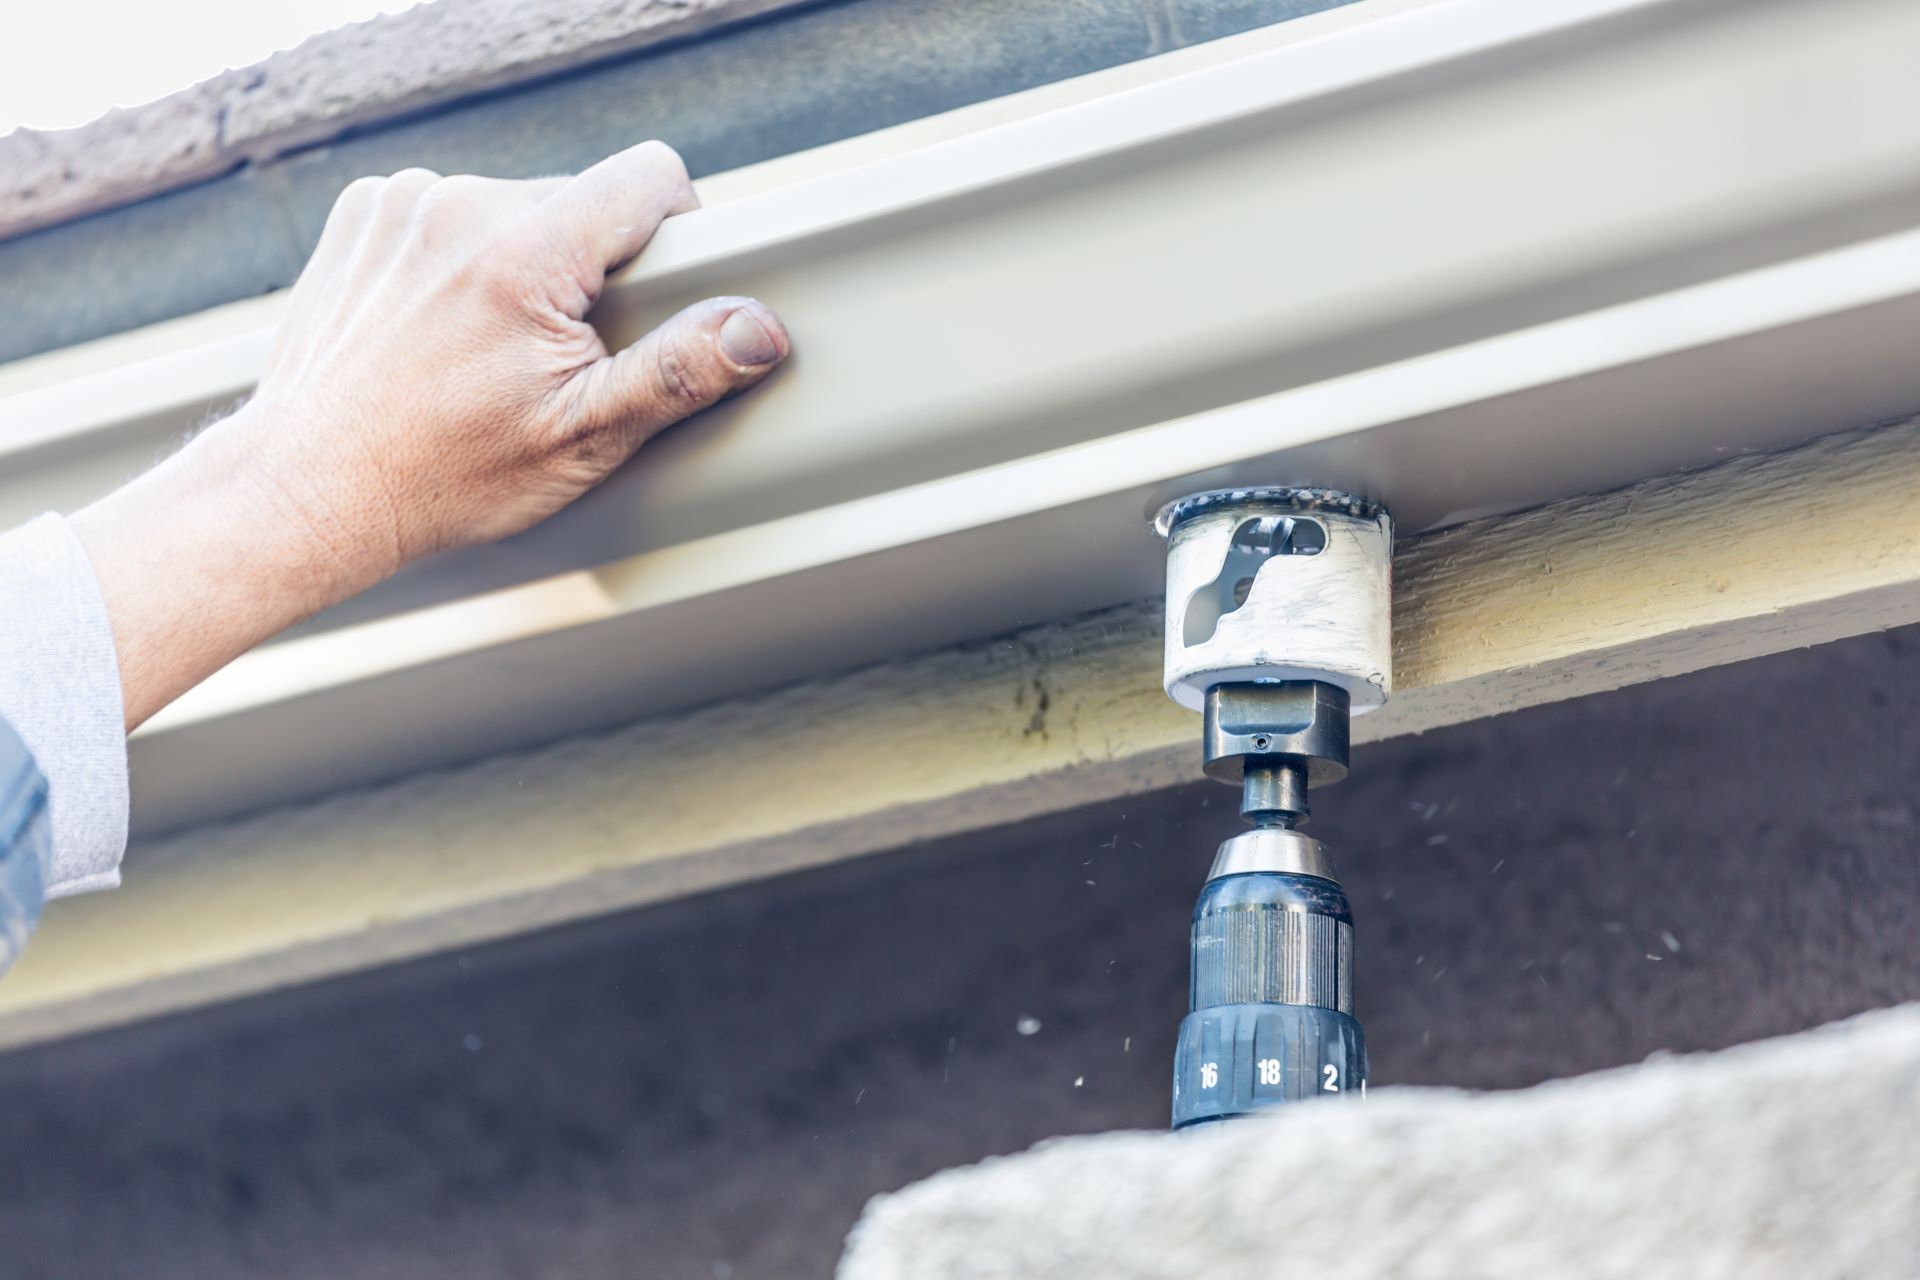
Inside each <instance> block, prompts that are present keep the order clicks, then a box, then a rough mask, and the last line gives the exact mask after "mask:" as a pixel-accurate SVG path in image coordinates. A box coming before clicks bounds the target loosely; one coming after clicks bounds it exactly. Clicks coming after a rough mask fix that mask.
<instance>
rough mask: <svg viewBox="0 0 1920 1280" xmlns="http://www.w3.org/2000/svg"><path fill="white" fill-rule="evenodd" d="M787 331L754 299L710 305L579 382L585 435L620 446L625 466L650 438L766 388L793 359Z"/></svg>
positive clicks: (673, 321) (593, 368)
mask: <svg viewBox="0 0 1920 1280" xmlns="http://www.w3.org/2000/svg"><path fill="white" fill-rule="evenodd" d="M791 347H792V340H791V339H790V338H789V337H788V336H787V328H786V326H785V325H783V324H781V323H780V318H779V317H778V316H776V315H774V314H773V312H772V311H771V310H769V309H768V308H767V307H766V306H765V305H764V304H762V303H760V302H757V301H755V300H754V299H752V298H709V299H707V300H706V301H705V302H696V303H695V304H694V305H692V306H690V307H688V308H687V309H686V310H685V311H682V312H680V313H678V314H677V315H675V316H673V317H671V318H670V319H668V320H667V321H666V322H665V323H664V324H662V325H661V326H660V327H659V328H657V329H655V330H653V331H652V332H651V333H648V334H647V335H646V336H645V337H643V338H641V339H640V340H639V341H638V342H636V343H634V344H633V345H632V346H630V347H628V348H627V349H626V350H624V351H620V352H617V353H615V354H613V355H610V356H607V357H605V358H603V359H601V360H597V361H595V362H594V363H593V364H591V365H588V366H587V367H586V368H584V369H582V370H581V371H580V372H579V373H577V374H575V375H574V377H575V378H576V379H577V380H579V381H580V383H581V385H580V387H579V395H578V399H577V401H576V403H577V405H578V409H577V410H576V412H577V413H578V414H579V415H580V420H579V421H577V422H576V423H575V424H574V425H575V430H576V432H577V433H578V434H581V435H587V436H594V435H601V434H603V433H604V434H605V435H608V436H611V437H613V438H614V439H616V440H618V441H619V442H620V445H621V448H620V451H619V459H620V460H624V459H625V458H626V457H627V455H629V454H631V453H632V452H633V451H634V450H635V449H638V448H639V447H640V446H641V445H642V444H644V443H645V442H646V440H647V438H648V437H649V436H651V435H653V434H654V433H655V432H657V431H660V430H661V429H663V428H665V427H670V426H672V425H673V424H674V423H676V422H678V421H680V420H681V419H682V418H684V417H686V416H687V415H689V414H692V413H697V412H698V411H700V410H701V409H704V408H706V407H707V406H708V405H710V404H714V403H715V402H717V401H720V400H724V399H725V398H726V397H728V396H730V395H732V394H733V393H734V392H736V391H744V390H745V389H746V388H748V387H750V386H752V385H754V384H755V383H756V382H759V381H760V380H761V379H762V378H764V377H766V376H767V374H769V373H771V372H772V371H773V368H774V366H775V365H777V364H779V363H780V362H781V361H782V360H784V359H786V356H787V352H788V351H789V350H790V349H791Z"/></svg>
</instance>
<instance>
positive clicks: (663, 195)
mask: <svg viewBox="0 0 1920 1280" xmlns="http://www.w3.org/2000/svg"><path fill="white" fill-rule="evenodd" d="M699 207H700V198H699V197H698V196H696V195H695V194H694V192H693V182H692V180H691V179H690V178H688V177H687V166H686V165H685V164H684V163H682V162H681V159H680V156H679V153H678V152H676V151H674V149H673V148H672V147H669V146H668V145H667V144H666V143H664V142H643V143H641V144H640V145H639V146H637V147H629V148H627V149H626V150H625V151H622V152H620V153H619V154H617V155H612V156H608V157H607V158H606V159H605V160H602V161H601V162H600V163H599V164H596V165H594V166H593V167H592V168H591V169H588V170H587V171H586V172H585V173H582V174H581V175H580V176H579V177H577V178H573V179H570V180H568V181H566V183H565V185H564V186H562V187H561V188H560V189H559V190H558V191H556V192H554V193H553V194H552V195H550V196H548V197H547V198H546V199H545V200H544V201H542V202H541V205H540V213H539V216H538V218H537V219H536V221H537V222H538V223H539V228H540V234H543V235H558V236H560V237H562V238H563V239H564V240H566V241H567V242H568V243H569V244H570V245H571V246H573V247H575V248H576V249H578V250H579V251H580V252H581V253H583V254H585V255H586V257H587V258H588V259H589V260H591V261H592V262H593V263H595V264H596V265H597V266H598V267H599V268H600V269H601V271H603V272H605V271H612V270H613V269H614V268H615V267H618V266H620V265H621V264H623V263H625V262H626V261H628V260H629V259H631V258H632V257H633V256H634V255H635V254H636V253H639V252H640V250H641V249H643V248H645V247H646V243H647V241H649V240H651V239H652V238H653V233H654V232H655V231H657V230H658V229H659V227H660V224H661V223H662V222H663V221H665V220H666V219H667V218H669V217H671V216H672V215H674V214H676V213H685V212H687V211H688V210H690V209H697V208H699Z"/></svg>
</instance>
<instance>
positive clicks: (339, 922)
mask: <svg viewBox="0 0 1920 1280" xmlns="http://www.w3.org/2000/svg"><path fill="white" fill-rule="evenodd" d="M1917 486H1920V420H1915V421H1912V422H1907V423H1904V424H1901V425H1896V426H1891V427H1884V428H1880V429H1877V430H1871V431H1863V432H1845V433H1839V434H1835V435H1831V436H1827V437H1823V438H1822V439H1820V440H1817V441H1815V442H1813V443H1811V444H1808V445H1804V446H1802V447H1800V448H1797V449H1793V450H1789V451H1786V452H1783V453H1776V454H1762V455H1752V456H1747V457H1741V458H1734V459H1730V460H1729V461H1727V462H1724V463H1722V464H1720V465H1718V466H1715V467H1709V468H1706V469H1704V470H1701V471H1696V472H1690V473H1688V474H1685V475H1681V476H1673V477H1665V478H1660V479H1655V480H1649V481H1646V482H1643V483H1641V484H1638V485H1635V486H1633V487H1631V488H1628V489H1624V490H1616V491H1614V492H1612V493H1607V494H1601V495H1597V496H1589V497H1579V498H1570V499H1565V500H1563V501H1560V502H1556V503H1553V504H1551V505H1549V506H1546V507H1540V508H1535V509H1533V510H1530V511H1524V512H1519V513H1515V514H1511V515H1503V516H1495V517H1491V518H1488V519H1486V520H1481V521H1475V522H1471V523H1468V524H1464V525H1456V526H1454V527H1452V528H1449V529H1445V530H1440V531H1438V532H1435V533H1429V534H1425V535H1422V536H1418V537H1415V538H1412V539H1408V540H1406V541H1404V542H1402V544H1401V545H1400V546H1399V548H1398V549H1397V552H1396V554H1395V557H1394V573H1393V577H1394V606H1393V619H1394V646H1393V647H1394V662H1395V673H1394V674H1395V689H1394V697H1393V699H1392V700H1391V701H1390V702H1388V703H1387V705H1386V706H1385V707H1383V708H1381V709H1380V710H1378V711H1376V712H1372V713H1370V714H1368V715H1366V716H1363V717H1361V718H1360V719H1358V720H1356V721H1355V723H1354V733H1355V741H1356V742H1357V743H1368V742H1376V741H1379V740H1381V739H1383V738H1388V737H1392V736H1395V735H1397V734H1404V733H1418V732H1423V731H1425V730H1429V729H1435V728H1439V727H1441V726H1444V725H1449V724H1456V723H1459V722H1461V721H1465V720H1471V719H1475V718H1478V717H1483V716H1488V715H1494V714H1498V713H1501V712H1507V711H1513V710H1516V709H1518V708H1522V707H1527V706H1533V705H1536V704H1539V703H1543V702H1551V701H1555V700H1558V699H1562V698H1569V697H1577V696H1580V695H1583V694H1590V693H1599V692H1603V691H1605V690H1609V689H1614V688H1618V687H1619V686H1621V685H1625V684H1631V683H1635V682H1637V681H1643V680H1652V679H1657V678H1660V677H1663V676H1669V675H1676V674H1679V673H1681V672H1686V671H1693V670H1698V669H1700V668H1702V667H1708V666H1713V665H1716V664H1720V663H1727V662H1735V661H1739V660H1742V659H1746V658H1753V657H1758V656H1760V655H1763V654H1768V653H1775V652H1779V651H1781V650H1784V649H1790V648H1797V647H1803V646H1806V645H1810V644H1818V643H1821V642H1823V641H1827V640H1833V639H1837V638H1839V637H1842V636H1847V635H1855V634H1859V633H1861V632H1864V631H1871V630H1877V629H1880V628H1884V627H1892V626H1901V625H1907V624H1912V623H1915V622H1920V530H1916V526H1915V522H1914V518H1913V515H1912V502H1911V495H1912V494H1913V492H1914V491H1915V489H1916V487H1917ZM1782 513H1786V514H1785V515H1784V516H1783V514H1782ZM1815 513H1817V514H1815ZM1161 646H1162V632H1161V606H1160V602H1159V601H1158V600H1149V601H1144V602H1139V603H1135V604H1130V605H1121V606H1117V607H1115V608H1112V609H1106V610H1102V611H1100V612H1098V613H1095V614H1091V615H1088V616H1085V617H1082V618H1079V619H1076V620H1074V621H1072V622H1069V623H1057V624H1049V625H1045V626H1040V627H1033V628H1029V629H1027V630H1025V631H1021V632H1017V633H1013V634H1009V635H1005V636H1001V637H999V638H997V639H995V640H993V641H991V642H988V643H979V644H966V645H956V646H952V647H949V648H946V649H942V650H939V651H937V652H932V653H925V654H918V655H914V656H912V657H909V658H905V659H901V660H896V661H889V662H884V663H880V664H877V665H874V666H871V667H867V668H864V669H862V670H859V671H855V672H852V673H849V674H845V675H839V676H834V677H831V678H827V679H823V680H819V681H813V682H808V683H803V684H796V685H790V686H788V687H786V688H784V689H780V690H775V691H773V692H771V693H766V694H754V695H750V696H745V697H739V698H733V699H729V700H727V701H724V702H720V703H717V704H712V705H709V706H705V707H702V708H700V709H699V710H697V711H693V712H688V713H682V714H678V715H671V716H664V717H660V718H656V719H651V720H645V721H641V722H638V723H635V724H630V725H627V726H624V727H622V728H620V729H618V730H616V731H613V732H610V733H606V734H598V735H589V736H584V737H579V738H574V739H570V740H568V741H565V742H560V743H555V744H552V745H549V746H546V747H543V748H541V749H539V750H537V751H532V752H527V753H522V754H506V755H498V756H495V757H493V758H491V759H488V760H483V761H480V762H478V763H476V764H472V765H468V766H465V767H462V768H458V769H452V770H444V771H436V772H431V773H427V774H423V775H420V776H417V777H412V778H408V779H405V780H402V781H398V782H394V783H390V784H387V785H383V786H380V787H377V788H373V789H369V790H366V791H355V792H346V793H343V794H340V795H336V796H331V797H328V798H327V799H325V800H323V801H320V802H318V803H316V804H311V805H301V806H296V807H291V808H284V809H277V810H272V811H269V812H267V813H263V814H259V815H256V816H254V817H252V818H248V819H243V820H241V821H238V822H231V823H222V824H218V825H215V826H211V827H201V828H197V829H195V830H193V831H189V832H184V833H182V834H180V835H178V836H175V837H173V838H170V839H165V840H161V841H157V842H151V843H149V844H147V845H146V846H145V847H143V848H142V849H141V850H140V851H139V853H138V856H137V858H136V861H135V863H134V865H133V866H131V867H129V869H128V876H127V884H126V887H125V888H122V889H121V890H119V891H118V892H115V893H105V894H90V895H85V896H83V897H79V898H68V899H62V900H61V901H60V902H57V903H55V904H53V907H52V909H51V910H50V912H49V915H48V918H47V921H46V923H45V925H44V926H43V927H42V929H41V932H40V935H39V937H38V938H37V939H36V940H35V943H34V945H33V947H32V948H30V949H29V950H28V952H27V954H26V956H25V957H24V959H23V961H22V964H21V966H20V968H19V969H17V970H16V971H15V972H14V973H12V974H10V975H9V976H8V979H7V981H6V982H4V983H0V1048H4V1047H6V1046H10V1045H16V1044H22V1043H26V1042H28V1041H31V1040H35V1039H43V1038H46V1037H49V1036H56V1035H65V1034H71V1033H73V1032H76V1031H80V1030H84V1029H87V1028H90V1027H97V1026H102V1025H106V1024H110V1023H113V1022H119V1021H124V1020H126V1019H129V1018H133V1017H142V1016H149V1015H152V1014H155V1013H160V1012H164V1011H167V1010H173V1009H181V1008H186V1007H190V1006H192V1005H196V1004H203V1003H206V1002H208V1001H212V1000H219V999H226V998H231V997H234V996H240V995H245V994H249V993H255V992H260V991H266V990H271V989H273V988H275V987H278V986H282V985H286V984H288V983H294V982H301V981H307V980H311V979H314V978H317V977H322V976H325V975H328V974H335V973H340V972H344V971H348V970H353V969H358V968H365V967H368V966H371V965H377V964H382V963H385V962H387V961H390V960H396V959H400V958H403V957H407V956H417V955H422V954H425V953H429V952H433V951H437V950H443V949H447V948H453V947H459V946H464V945H467V944H470V943H474V942H477V941H481V940H484V939H488V938H497V937H501V936H504V935H507V934H510V933H514V932H519V931H523V930H528V929H535V928H541V927H545V926H550V925H555V924H559V923H562V922H565V921H568V920H575V919H579V918H581V917H584V916H591V915H596V914H601V913H605V912H609V911H616V910H619V909H621V908H625V907H631V906H636V905H639V904H643V903H648V902H657V901H660V900H662V899H666V898H671V897H677V896H681V895H685V894H690V893H697V892H701V891H703V890H707V889H712V888H716V887H718V886H721V885H726V884H731V883H738V882H741V881H745V880H750V879H754V878H757V877H763V876H768V875H774V874H778V873H782V872H787V871H794V870H798V869H800V868H804V867H809V866H818V865H820V864H823V863H827V862H832V861H836V860H840V859H845V858H851V857H855V856H859V855H862V854H867V853H876V852H880V851H883V850H888V849H896V848H900V847H901V846H904V845H907V844H910V843H912V842H914V841H918V840H925V839H930V838H933V837H937V836H943V835H950V834H953V833H956V832H962V831H969V830H978V829H982V828H987V827H995V826H1001V825H1004V824H1008V823H1015V822H1020V821H1023V820H1025V819H1028V818H1031V817H1036V816H1039V815H1041V814H1046V813H1052V812H1057V811H1060V810H1064V809H1069V808H1073V807H1076V806H1080V805H1087V804H1092V803H1096V802H1099V801H1102V800H1111V799H1115V798H1118V797H1123V796H1126V795H1129V794H1133V793H1137V792H1141V791H1146V790H1150V789H1154V788H1158V787H1164V786H1169V785H1173V784H1176V783H1178V782H1181V781H1184V780H1187V779H1190V778H1192V777H1193V776H1194V763H1195V761H1194V753H1195V742H1194V718H1193V716H1192V715H1191V714H1190V713H1188V712H1186V711H1183V710H1181V709H1180V708H1179V707H1177V706H1175V705H1174V704H1173V703H1172V702H1171V701H1169V700H1168V699H1167V697H1166V696H1165V695H1164V694H1163V693H1162V692H1161V689H1160V674H1161V656H1162V649H1161ZM376 714H378V713H377V712H376ZM399 722H400V718H399V717H396V716H393V715H391V714H387V715H385V716H384V717H383V718H382V719H380V720H379V721H378V723H379V725H380V727H381V730H382V731H383V732H384V731H386V730H387V729H389V728H390V727H395V726H397V725H398V724H399ZM363 742H364V739H363ZM743 751H745V752H748V753H750V755H751V759H752V762H753V763H752V768H751V771H750V773H751V785H750V786H749V787H748V788H747V790H746V791H745V792H743V790H742V786H741V763H742V759H743ZM743 794H744V795H746V796H747V797H748V802H746V803H743V802H742V797H743ZM1121 808H1122V809H1125V808H1127V806H1126V805H1124V804H1123V805H1122V806H1121ZM1198 870H1199V869H1198V867H1196V868H1195V872H1196V874H1197V873H1198Z"/></svg>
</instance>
